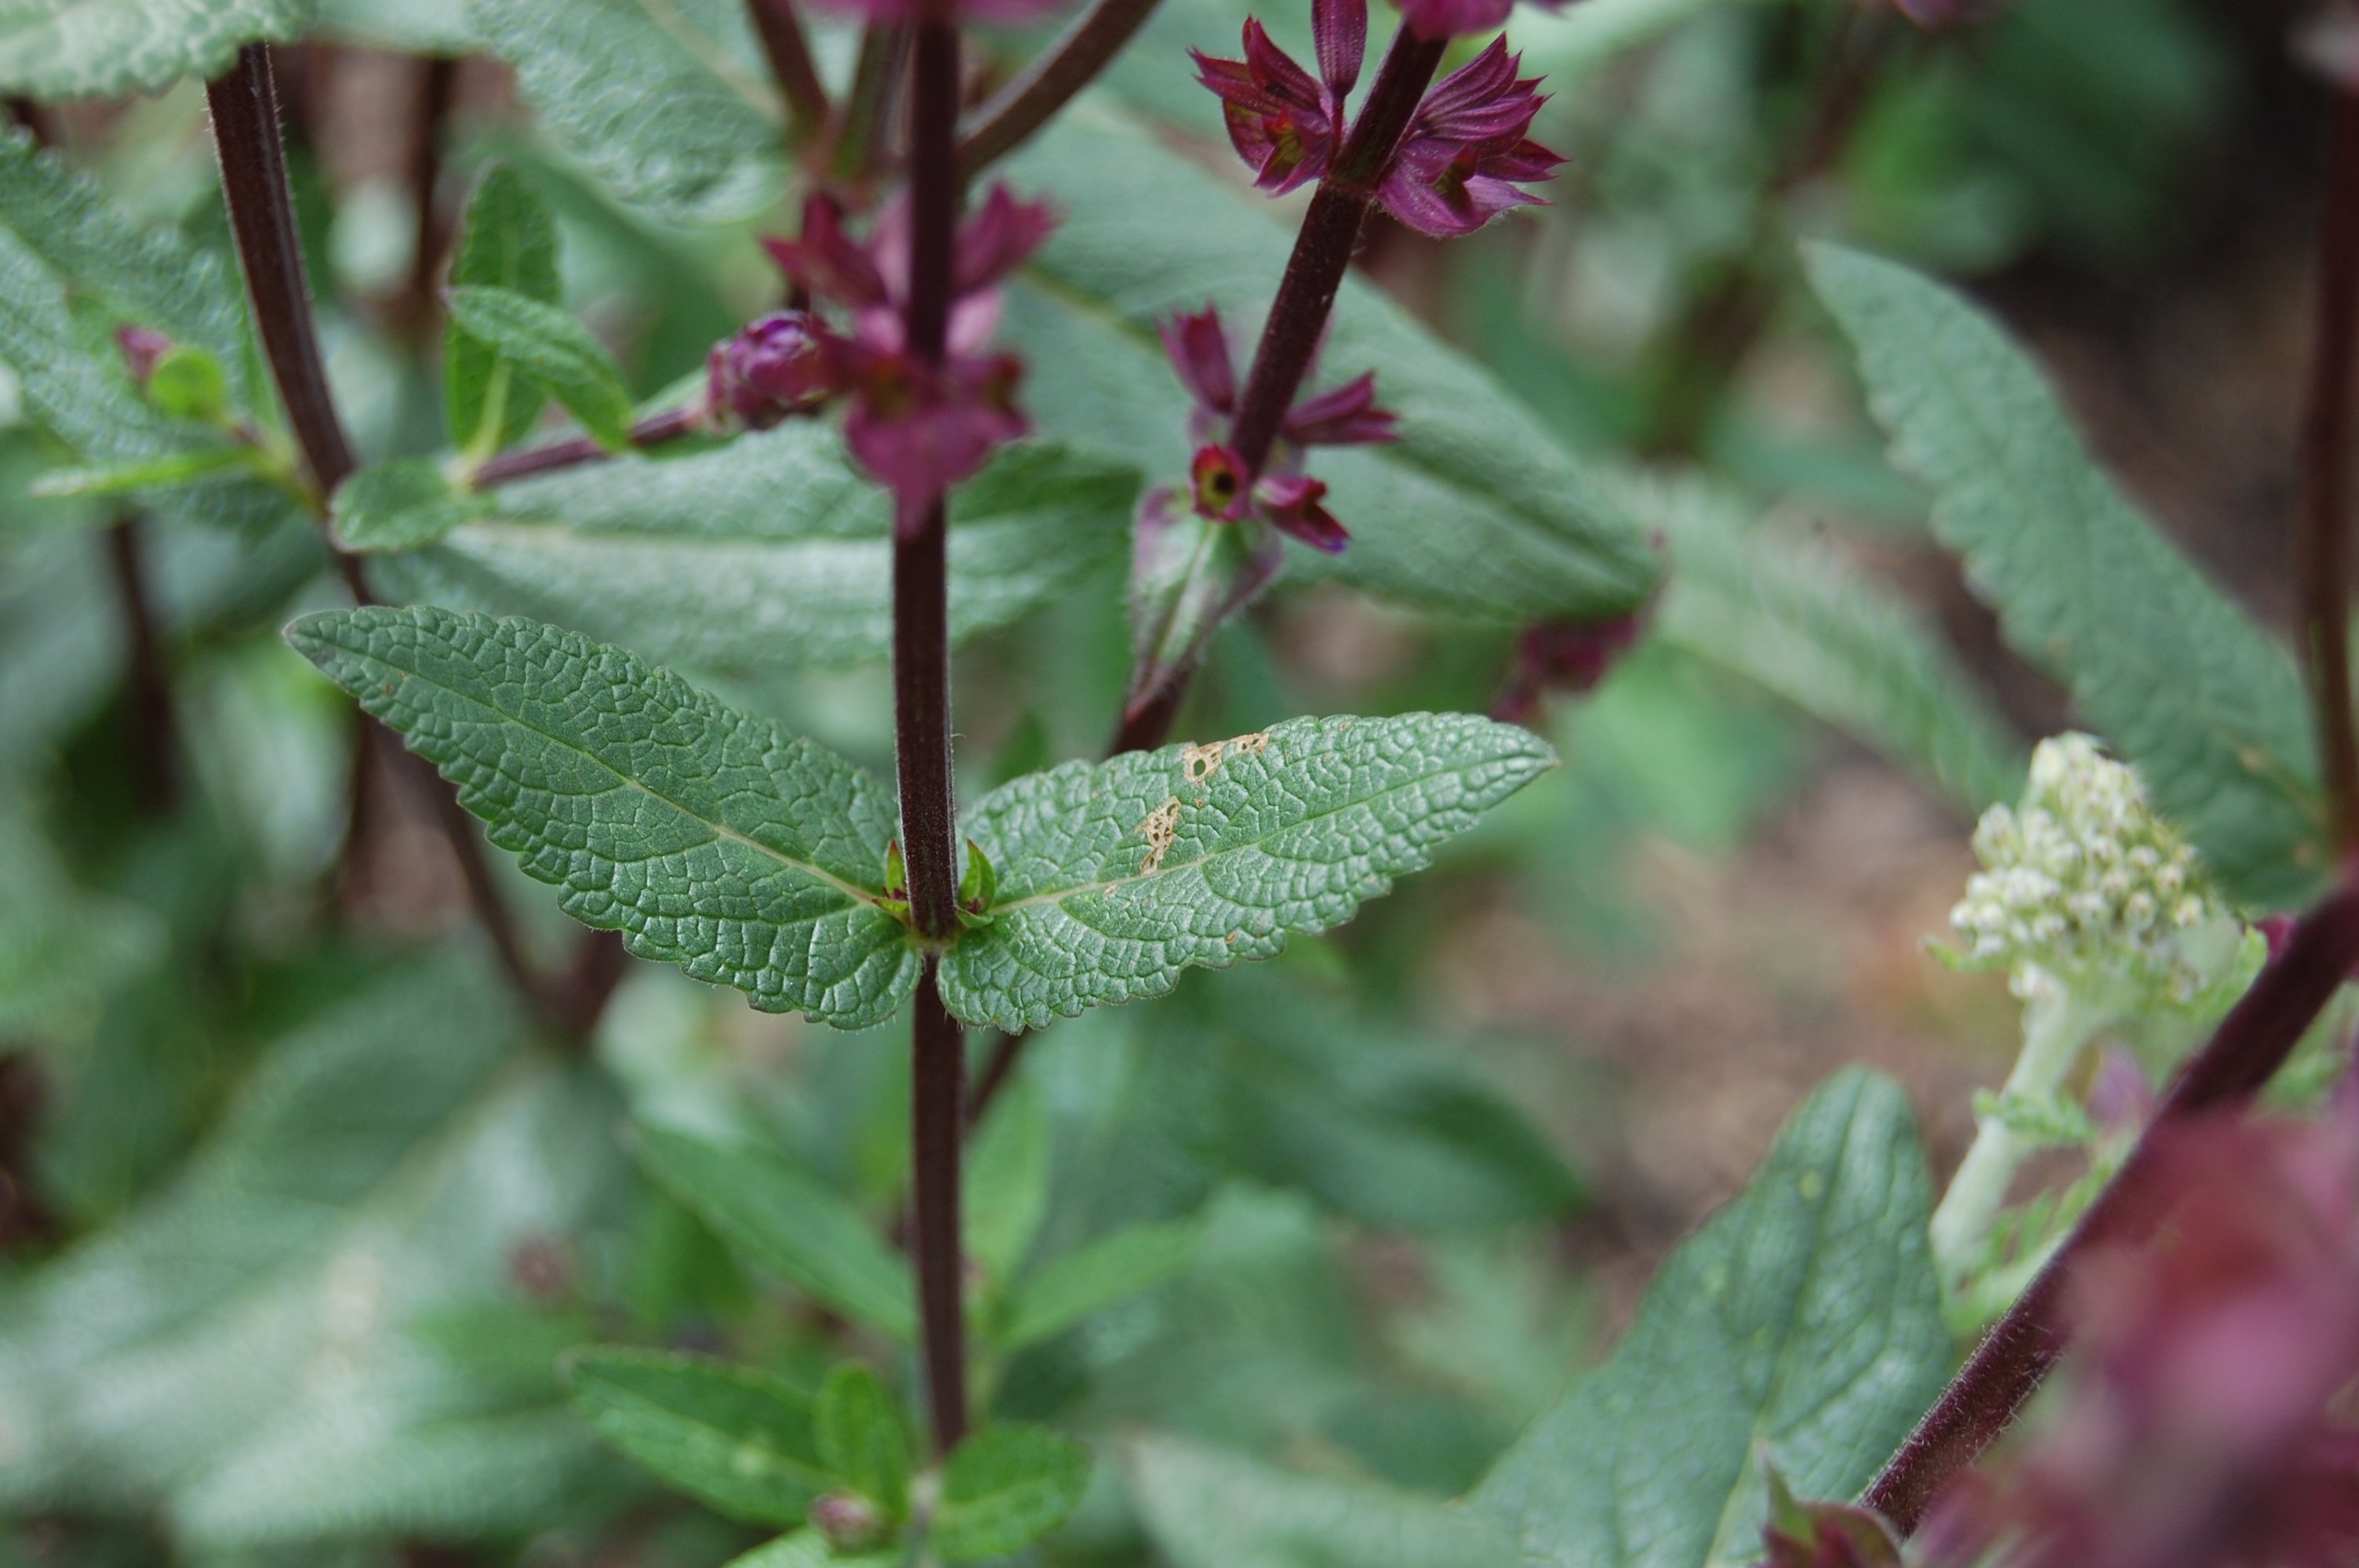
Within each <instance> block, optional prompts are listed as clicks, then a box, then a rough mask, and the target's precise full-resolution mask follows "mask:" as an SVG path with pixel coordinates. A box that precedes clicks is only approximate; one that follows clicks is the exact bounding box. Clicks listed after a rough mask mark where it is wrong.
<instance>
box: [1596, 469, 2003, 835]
mask: <svg viewBox="0 0 2359 1568" xmlns="http://www.w3.org/2000/svg"><path fill="white" fill-rule="evenodd" d="M1630 508H1631V511H1632V512H1633V513H1634V514H1636V515H1638V516H1641V517H1645V518H1647V519H1648V520H1649V521H1651V522H1652V523H1654V524H1656V525H1657V526H1658V527H1659V528H1661V529H1662V530H1663V532H1664V534H1665V535H1666V536H1667V537H1668V538H1669V541H1670V546H1671V559H1672V562H1673V563H1674V570H1673V573H1672V577H1671V582H1670V587H1669V589H1668V590H1667V591H1666V592H1665V593H1664V595H1663V601H1662V606H1661V608H1660V610H1659V611H1658V613H1657V615H1656V617H1655V621H1654V626H1653V634H1654V635H1656V636H1658V637H1659V638H1661V639H1662V640H1663V641H1665V642H1667V643H1671V644H1672V645H1674V646H1676V647H1680V648H1683V649H1686V650H1687V651H1688V652H1690V653H1691V654H1697V655H1699V656H1701V657H1702V658H1705V659H1709V660H1711V661H1712V663H1714V664H1716V665H1721V666H1722V667H1723V668H1724V669H1727V670H1729V671H1731V672H1733V673H1734V674H1736V675H1739V676H1744V677H1745V678H1746V679H1748V680H1751V681H1755V682H1757V683H1758V684H1759V685H1761V686H1763V687H1767V688H1768V689H1769V690H1770V691H1772V692H1775V693H1776V694H1777V696H1779V697H1784V698H1785V699H1786V700H1787V701H1788V702H1790V703H1792V704H1793V705H1794V706H1796V707H1797V708H1800V709H1802V710H1803V711H1804V712H1806V713H1809V714H1811V715H1813V716H1814V717H1816V718H1818V719H1823V720H1824V721H1825V722H1827V723H1829V724H1832V725H1833V726H1834V727H1835V728H1837V729H1839V730H1843V731H1845V732H1846V733H1848V734H1850V735H1852V736H1854V737H1855V738H1857V739H1858V740H1860V741H1864V742H1865V743H1866V744H1868V745H1870V746H1874V747H1875V748H1876V749H1877V750H1879V751H1881V752H1884V753H1885V755H1886V756H1888V757H1890V758H1891V759H1892V760H1893V761H1895V762H1899V763H1901V764H1902V765H1903V766H1906V767H1908V768H1909V769H1911V770H1913V771H1914V772H1915V773H1918V774H1919V776H1920V777H1921V778H1923V779H1924V780H1925V781H1926V782H1927V783H1928V784H1931V785H1933V787H1935V788H1936V789H1938V790H1940V793H1941V794H1942V795H1943V796H1944V797H1946V798H1947V799H1948V800H1949V801H1950V802H1951V804H1953V805H1955V806H1957V807H1958V808H1959V809H1960V810H1962V811H1963V812H1964V813H1965V814H1966V815H1967V816H1969V817H1973V816H1980V815H1981V813H1982V811H1983V808H1984V807H1985V806H1990V805H1992V804H1994V803H1995V802H1997V801H2001V800H2007V799H2011V798H2013V797H2014V796H2015V795H2016V794H2017V793H2018V792H2019V790H2020V789H2021V786H2022V782H2023V770H2024V766H2025V761H2024V756H2023V750H2022V747H2021V746H2020V745H2019V744H2018V743H2017V741H2016V738H2015V737H2014V736H2013V735H2012V734H2010V733H2009V732H2008V730H2007V728H2006V722H2005V720H2003V719H2000V718H1999V717H1998V715H1997V713H1996V712H1995V709H1994V708H1993V707H1992V704H1991V700H1990V698H1989V697H1988V696H1987V695H1985V694H1984V691H1983V689H1982V688H1981V687H1979V686H1978V685H1976V684H1975V682H1974V680H1973V677H1972V676H1969V675H1967V674H1966V672H1965V670H1964V669H1963V668H1962V667H1961V666H1960V665H1959V664H1958V661H1957V660H1956V658H1955V657H1953V656H1952V655H1951V653H1950V651H1949V649H1948V648H1947V647H1946V646H1945V645H1944V644H1943V643H1942V642H1941V640H1940V634H1939V633H1938V632H1936V631H1935V629H1934V628H1933V627H1931V626H1930V625H1929V624H1927V622H1926V621H1925V619H1924V617H1923V616H1922V615H1920V614H1919V612H1918V611H1917V610H1916V609H1915V608H1914V607H1913V606H1911V605H1910V604H1909V603H1908V601H1907V600H1904V599H1902V598H1901V597H1900V596H1899V595H1897V594H1896V593H1893V592H1891V591H1890V590H1888V589H1884V588H1882V587H1881V586H1880V585H1878V584H1877V583H1876V582H1875V580H1874V579H1871V578H1869V577H1867V576H1866V575H1865V574H1864V573H1862V572H1861V571H1859V570H1858V569H1857V568H1854V567H1853V566H1852V565H1851V564H1850V563H1849V562H1848V561H1847V560H1845V559H1844V558H1843V556H1842V555H1840V554H1839V553H1838V552H1836V551H1835V550H1833V549H1832V548H1831V547H1829V546H1826V545H1824V544H1822V543H1820V542H1818V541H1815V540H1812V539H1810V538H1807V537H1794V536H1791V535H1788V534H1786V533H1784V532H1782V531H1779V530H1776V529H1773V528H1770V527H1767V526H1760V527H1754V526H1748V524H1747V523H1746V521H1745V515H1744V513H1743V511H1742V509H1741V506H1740V503H1737V502H1736V501H1735V500H1734V498H1733V497H1731V496H1728V495H1725V494H1723V493H1721V492H1717V491H1715V490H1712V489H1711V488H1709V487H1707V486H1703V485H1700V484H1692V483H1664V482H1660V481H1648V480H1634V481H1632V485H1631V491H1630Z"/></svg>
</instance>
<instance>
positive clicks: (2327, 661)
mask: <svg viewBox="0 0 2359 1568" xmlns="http://www.w3.org/2000/svg"><path fill="white" fill-rule="evenodd" d="M2354 350H2359V94H2354V93H2353V92H2349V91H2347V90H2338V91H2337V92H2336V93H2335V95H2334V128H2333V132H2332V145H2331V147H2330V150H2329V153H2328V169H2327V188H2326V194H2325V212H2324V217H2323V219H2322V222H2321V233H2320V236H2319V262H2318V341H2317V345H2316V348H2315V351H2314V352H2313V354H2312V356H2311V361H2310V399H2309V407H2308V410H2307V412H2306V414H2305V416H2304V419H2303V426H2302V441H2301V466H2302V487H2301V524H2300V529H2299V533H2298V534H2297V535H2296V536H2295V559H2296V571H2297V574H2298V576H2299V589H2300V593H2301V606H2302V639H2301V641H2302V652H2303V654H2304V658H2303V664H2304V666H2305V668H2306V669H2307V672H2308V674H2309V676H2310V698H2311V702H2312V704H2313V705H2314V707H2315V708H2316V713H2317V728H2318V747H2319V751H2320V753H2321V757H2322V759H2323V761H2324V762H2325V769H2326V802H2327V817H2328V823H2329V827H2330V828H2331V829H2332V834H2333V838H2334V846H2335V849H2337V851H2338V852H2339V853H2341V854H2342V855H2344V856H2348V855H2350V854H2352V853H2353V851H2354V849H2359V731H2354V719H2353V714H2352V706H2351V631H2350V607H2349V601H2348V600H2349V596H2348V592H2347V589H2346V586H2345V585H2346V583H2347V581H2348V578H2347V573H2348V571H2349V561H2348V558H2347V553H2346V545H2347V536H2348V529H2349V524H2350V515H2351V436H2352V424H2353V413H2354V408H2353V396H2352V394H2353V369H2354V365H2353V353H2354Z"/></svg>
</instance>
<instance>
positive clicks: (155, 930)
mask: <svg viewBox="0 0 2359 1568" xmlns="http://www.w3.org/2000/svg"><path fill="white" fill-rule="evenodd" d="M164 935H165V934H164V930H163V927H162V925H161V923H159V922H158V920H157V919H156V917H155V916H154V915H153V914H150V913H149V912H148V911H147V910H146V909H143V908H141V907H140V906H139V905H138V904H136V903H130V902H129V901H128V900H125V899H117V898H111V897H108V896H105V895H103V894H98V893H92V892H84V891H83V890H82V889H80V888H77V887H76V886H75V885H74V884H73V881H72V879H71V878H70V877H68V876H67V874H66V871H65V868H64V867H63V866H61V865H60V864H59V863H58V859H57V856H56V854H55V852H54V851H52V850H51V849H50V848H49V844H48V842H47V841H46V840H45V839H44V838H42V836H41V833H40V830H39V828H38V827H36V826H35V824H34V822H33V820H32V815H31V813H30V812H28V811H27V810H25V809H24V808H23V807H22V806H21V805H20V804H19V803H17V802H16V801H14V800H11V799H8V798H6V797H5V796H0V1040H5V1041H9V1042H11V1043H14V1042H16V1041H20V1040H25V1039H29V1038H33V1037H37V1036H46V1037H49V1038H52V1039H54V1038H56V1037H58V1036H60V1035H63V1034H69V1033H73V1032H74V1031H75V1030H76V1029H77V1028H79V1027H82V1026H85V1025H87V1024H88V1023H89V1022H91V1019H92V1015H93V1014H94V1013H95V1012H96V1011H97V1008H98V1005H99V1003H100V1002H101V1001H102V1000H103V999H104V998H105V997H106V996H107V995H108V993H109V992H111V991H114V990H118V989H121V988H122V987H123V985H124V983H125V980H126V979H128V978H129V977H131V976H133V975H135V974H136V973H138V972H139V971H140V970H141V969H143V968H146V967H147V965H148V964H149V963H151V962H152V961H153V960H154V959H155V957H156V956H157V955H158V952H159V950H160V949H161V948H162V946H163V945H164Z"/></svg>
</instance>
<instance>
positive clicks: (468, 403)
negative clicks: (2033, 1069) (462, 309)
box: [442, 164, 558, 459]
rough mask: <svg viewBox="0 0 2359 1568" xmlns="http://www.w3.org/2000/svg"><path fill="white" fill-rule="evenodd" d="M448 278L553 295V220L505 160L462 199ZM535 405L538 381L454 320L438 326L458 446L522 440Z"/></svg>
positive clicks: (447, 404) (446, 402) (491, 446)
mask: <svg viewBox="0 0 2359 1568" xmlns="http://www.w3.org/2000/svg"><path fill="white" fill-rule="evenodd" d="M451 284H452V286H453V287H462V288H465V287H493V288H506V289H509V290H511V291H513V292H515V293H517V294H521V295H523V296H524V297H527V298H528V299H537V300H539V301H540V302H541V303H542V304H544V305H555V304H556V303H557V301H558V277H557V221H556V219H555V218H554V217H552V216H551V215H550V213H549V203H548V202H546V201H544V200H541V196H540V192H539V191H538V190H537V189H534V187H533V184H532V182H531V181H530V180H528V179H527V178H525V177H524V176H523V175H521V174H519V173H517V172H516V170H515V169H514V168H511V167H509V166H508V165H506V164H494V165H493V166H492V167H491V168H489V169H488V170H486V171H485V172H484V178H483V180H482V182H481V183H480V184H478V185H477V186H476V187H475V194H474V195H473V197H472V198H470V199H469V200H468V202H467V222H466V226H465V228H464V229H463V230H462V232H461V233H460V236H459V244H458V248H457V250H456V251H454V252H453V253H452V254H451ZM540 405H541V392H540V388H539V387H538V385H537V384H533V383H529V382H523V381H519V380H518V379H517V378H516V373H515V371H513V370H512V369H510V368H509V366H508V363H507V362H506V360H504V359H502V358H501V356H500V355H499V353H498V352H497V351H496V350H495V349H494V348H493V347H492V346H491V345H489V344H487V343H485V342H484V341H481V340H480V339H478V338H476V337H475V336H474V335H473V334H472V333H470V332H468V331H467V330H465V329H464V328H462V327H461V326H460V325H459V324H458V323H457V322H456V321H452V322H451V323H450V324H449V325H448V326H446V327H445V328H444V330H443V339H442V408H443V416H444V419H445V420H446V421H447V423H448V424H449V427H450V430H451V441H452V443H453V444H454V445H456V446H457V447H458V449H460V450H461V451H462V452H465V453H468V454H469V455H470V456H472V457H475V458H479V459H480V458H484V457H489V456H490V455H491V454H492V453H494V452H496V451H498V450H499V449H501V448H502V447H505V446H507V445H508V444H509V443H511V442H513V441H517V440H521V439H522V438H524V435H525V433H526V432H527V431H528V430H530V429H531V428H532V425H533V420H534V418H535V417H536V416H538V414H539V413H540Z"/></svg>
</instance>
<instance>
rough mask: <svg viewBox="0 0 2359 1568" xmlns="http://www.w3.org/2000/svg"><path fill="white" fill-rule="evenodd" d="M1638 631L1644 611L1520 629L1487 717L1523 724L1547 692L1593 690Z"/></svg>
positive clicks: (1627, 650)
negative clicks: (1512, 660)
mask: <svg viewBox="0 0 2359 1568" xmlns="http://www.w3.org/2000/svg"><path fill="white" fill-rule="evenodd" d="M1644 630H1646V612H1645V611H1637V612H1636V613H1634V614H1629V615H1617V616H1614V617H1613V618H1612V619H1611V620H1606V621H1543V622H1538V623H1537V624H1534V625H1531V626H1527V627H1526V628H1525V629H1524V633H1523V635H1522V636H1521V637H1519V638H1517V641H1516V663H1515V667H1514V669H1513V670H1512V671H1511V672H1510V673H1509V674H1508V676H1507V685H1506V690H1505V691H1504V692H1502V693H1501V694H1500V697H1499V700H1498V702H1497V703H1496V704H1495V706H1494V707H1493V708H1492V712H1493V714H1494V715H1495V717H1497V718H1499V719H1505V720H1506V721H1508V722H1510V723H1515V724H1525V723H1529V722H1530V721H1531V719H1533V718H1534V717H1535V716H1536V715H1538V712H1539V708H1540V699H1541V698H1542V697H1545V696H1546V695H1547V694H1548V693H1549V692H1551V691H1561V692H1570V693H1573V694H1575V695H1578V694H1580V693H1582V692H1586V691H1592V690H1594V689H1595V688H1596V687H1597V684H1598V683H1599V682H1600V681H1602V680H1603V679H1604V678H1605V675H1606V672H1607V671H1609V670H1611V669H1612V668H1613V667H1614V664H1615V663H1616V662H1617V661H1618V660H1620V658H1621V657H1622V655H1623V654H1625V653H1628V652H1629V651H1630V649H1631V647H1632V646H1633V645H1635V644H1636V643H1637V641H1638V634H1639V633H1641V632H1643V631H1644Z"/></svg>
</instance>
